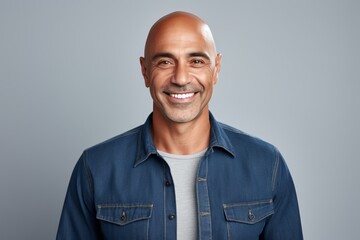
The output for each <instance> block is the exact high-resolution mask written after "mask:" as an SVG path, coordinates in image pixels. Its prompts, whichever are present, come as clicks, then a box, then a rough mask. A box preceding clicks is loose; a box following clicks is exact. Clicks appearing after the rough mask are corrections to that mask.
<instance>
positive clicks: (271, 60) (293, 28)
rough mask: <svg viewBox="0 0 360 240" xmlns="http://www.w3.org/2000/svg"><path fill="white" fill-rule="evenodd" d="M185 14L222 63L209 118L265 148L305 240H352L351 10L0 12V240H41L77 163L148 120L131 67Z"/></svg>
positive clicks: (107, 7)
mask: <svg viewBox="0 0 360 240" xmlns="http://www.w3.org/2000/svg"><path fill="white" fill-rule="evenodd" d="M174 10H187V11H191V12H193V13H196V14H198V15H199V16H201V17H202V18H203V19H204V20H205V21H207V22H208V23H209V25H210V26H211V28H212V30H213V34H214V37H215V39H216V41H217V46H218V50H219V51H220V52H222V53H223V67H222V71H221V73H220V81H219V83H218V85H217V86H216V89H215V93H214V97H213V99H212V103H211V109H212V111H213V113H214V114H215V116H216V117H217V118H218V120H220V121H223V122H226V123H228V124H231V125H233V126H235V127H237V128H240V129H242V130H244V131H246V132H248V133H250V134H252V135H256V136H258V137H260V138H263V139H265V140H267V141H269V142H271V143H273V144H275V145H276V146H277V147H278V148H279V149H280V150H281V152H282V153H283V155H284V157H285V158H286V160H287V163H288V165H289V168H290V169H291V171H292V174H293V178H294V180H295V183H296V187H297V192H298V198H299V202H300V209H301V216H302V222H303V230H304V236H305V238H306V239H315V240H319V239H324V240H325V239H326V240H332V239H334V240H339V239H357V238H358V237H357V234H356V233H357V232H358V229H357V227H358V223H359V219H358V216H359V214H360V211H359V209H360V207H359V197H360V194H359V186H358V183H359V180H360V179H359V177H358V176H359V174H358V171H359V160H360V159H359V149H360V144H359V139H358V138H359V134H360V128H359V122H360V111H359V109H360V97H359V90H360V48H359V42H360V17H359V16H360V14H359V12H360V4H359V1H350V0H338V1H331V0H330V1H316V0H305V1H222V2H221V1H181V2H180V1H178V2H175V1H165V0H163V1H160V0H156V1H155V0H152V1H143V2H140V1H97V2H95V1H45V0H44V1H40V0H36V1H25V0H23V1H21V0H1V2H0V81H1V82H0V84H1V85H0V111H1V112H0V114H1V116H0V117H1V118H0V119H1V120H0V121H1V122H0V160H1V163H0V164H1V166H0V194H1V198H0V199H1V200H0V203H1V204H0V213H1V215H0V239H6V240H7V239H9V240H10V239H11V240H12V239H53V238H54V237H55V234H56V229H57V224H58V221H59V216H60V211H61V208H62V204H63V201H64V196H65V191H66V188H67V184H68V181H69V177H70V174H71V171H72V169H73V166H74V164H75V162H76V161H77V159H78V157H79V156H80V154H81V152H82V151H83V149H85V148H87V147H89V146H91V145H94V144H96V143H98V142H100V141H103V140H105V139H107V138H110V137H112V136H114V135H117V134H119V133H121V132H123V131H125V130H128V129H130V128H132V127H135V126H137V125H139V124H142V123H143V122H144V120H145V118H146V116H147V115H148V113H149V112H150V111H151V107H152V104H151V98H150V96H149V93H148V91H147V89H146V88H145V87H144V84H143V80H142V77H141V74H140V67H139V63H138V57H139V56H140V55H142V51H143V45H144V41H145V38H146V35H147V32H148V29H149V28H150V26H151V25H152V23H153V22H154V21H155V20H157V19H158V18H159V17H161V16H163V15H164V14H166V13H168V12H170V11H174Z"/></svg>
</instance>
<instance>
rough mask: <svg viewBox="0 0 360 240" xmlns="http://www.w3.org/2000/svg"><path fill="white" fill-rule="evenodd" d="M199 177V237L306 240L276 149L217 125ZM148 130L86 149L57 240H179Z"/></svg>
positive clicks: (165, 171)
mask: <svg viewBox="0 0 360 240" xmlns="http://www.w3.org/2000/svg"><path fill="white" fill-rule="evenodd" d="M210 122H211V136H210V144H209V148H208V150H207V152H206V153H205V156H204V157H203V158H202V159H201V161H200V164H199V167H198V171H197V176H196V179H194V184H195V185H196V201H197V217H198V226H197V227H198V239H202V240H205V239H214V240H222V239H224V240H225V239H246V240H255V239H266V240H298V239H303V236H302V229H301V223H300V215H299V209H298V203H297V197H296V193H295V188H294V184H293V181H292V178H291V175H290V172H289V170H288V168H287V166H286V164H285V162H284V160H283V158H282V156H281V154H280V153H279V151H278V150H277V149H276V148H275V147H274V146H272V145H270V144H269V143H266V142H264V141H262V140H260V139H258V138H254V137H251V136H249V135H247V134H244V133H243V132H241V131H239V130H237V129H234V128H232V127H230V126H227V125H225V124H222V123H219V122H217V121H216V120H215V119H214V117H213V116H212V115H211V114H210ZM151 125H152V116H151V115H150V116H149V117H148V119H147V121H146V122H145V124H144V125H141V126H139V127H137V128H135V129H133V130H130V131H128V132H126V133H123V134H121V135H119V136H117V137H115V138H112V139H110V140H108V141H106V142H103V143H101V144H98V145H96V146H94V147H91V148H89V149H87V150H85V151H84V152H83V154H82V156H81V158H80V159H79V161H78V162H77V164H76V166H75V168H74V171H73V174H72V176H71V179H70V183H69V187H68V190H67V194H66V198H65V203H64V207H63V211H62V214H61V219H60V224H59V228H58V233H57V239H59V240H60V239H66V240H70V239H76V240H92V239H131V240H136V239H139V240H140V239H141V240H146V239H151V240H160V239H164V240H165V239H166V240H173V239H176V202H175V191H174V185H173V183H172V176H171V173H170V169H169V167H168V165H167V164H166V162H165V161H164V160H163V159H162V158H161V156H160V155H159V154H158V153H157V150H156V148H155V146H154V143H153V139H152V136H151Z"/></svg>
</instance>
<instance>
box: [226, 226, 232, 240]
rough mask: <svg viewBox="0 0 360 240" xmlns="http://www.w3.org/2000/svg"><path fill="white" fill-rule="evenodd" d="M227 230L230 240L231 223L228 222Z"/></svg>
mask: <svg viewBox="0 0 360 240" xmlns="http://www.w3.org/2000/svg"><path fill="white" fill-rule="evenodd" d="M226 229H227V235H228V240H230V239H231V237H230V223H229V222H226Z"/></svg>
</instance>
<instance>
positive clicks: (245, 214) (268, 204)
mask: <svg viewBox="0 0 360 240" xmlns="http://www.w3.org/2000/svg"><path fill="white" fill-rule="evenodd" d="M223 208H224V214H225V220H226V224H227V230H228V231H227V232H228V239H238V238H241V239H249V240H250V239H259V236H260V234H261V232H262V231H263V229H264V226H265V219H266V218H268V217H269V216H271V215H272V214H273V213H274V205H273V201H272V199H270V200H265V201H254V202H244V203H235V204H224V205H223Z"/></svg>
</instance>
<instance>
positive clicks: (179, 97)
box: [170, 93, 194, 99]
mask: <svg viewBox="0 0 360 240" xmlns="http://www.w3.org/2000/svg"><path fill="white" fill-rule="evenodd" d="M170 96H171V97H173V98H178V99H183V98H189V97H192V96H194V93H182V94H175V93H171V94H170Z"/></svg>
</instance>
